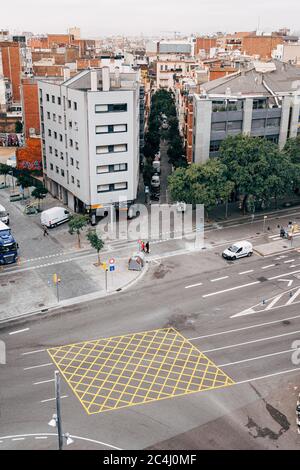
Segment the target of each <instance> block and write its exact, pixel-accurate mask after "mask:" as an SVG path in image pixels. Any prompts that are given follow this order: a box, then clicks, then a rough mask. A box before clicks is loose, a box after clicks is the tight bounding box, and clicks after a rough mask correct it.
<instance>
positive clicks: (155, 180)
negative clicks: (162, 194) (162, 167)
mask: <svg viewBox="0 0 300 470" xmlns="http://www.w3.org/2000/svg"><path fill="white" fill-rule="evenodd" d="M151 186H152V187H153V188H159V186H160V177H159V176H158V175H153V176H152V178H151Z"/></svg>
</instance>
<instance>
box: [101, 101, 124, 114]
mask: <svg viewBox="0 0 300 470" xmlns="http://www.w3.org/2000/svg"><path fill="white" fill-rule="evenodd" d="M124 111H127V103H124V104H96V105H95V112H96V113H109V112H115V113H116V112H117V113H118V112H124Z"/></svg>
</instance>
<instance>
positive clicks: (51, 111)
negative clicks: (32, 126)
mask: <svg viewBox="0 0 300 470" xmlns="http://www.w3.org/2000/svg"><path fill="white" fill-rule="evenodd" d="M39 100H40V117H41V128H42V140H43V167H44V175H45V183H46V185H47V188H48V189H49V191H50V192H51V193H52V194H53V195H54V196H56V197H57V198H59V199H60V200H62V201H63V202H64V203H65V204H67V205H68V206H69V207H70V208H71V209H72V210H74V211H85V210H91V211H94V212H95V213H98V214H99V215H102V213H101V212H102V210H103V208H108V207H110V206H111V205H112V204H113V205H118V203H119V201H120V199H122V200H123V201H129V202H131V201H134V200H135V199H136V195H137V187H138V180H139V135H140V85H139V74H138V73H137V72H135V71H133V70H132V69H130V68H126V67H123V68H122V69H121V70H120V69H119V68H116V69H115V71H114V72H112V71H110V69H109V67H103V68H102V69H93V70H85V71H83V72H81V73H79V74H77V75H76V76H74V77H72V78H70V79H68V80H65V81H63V80H47V79H43V80H40V81H39Z"/></svg>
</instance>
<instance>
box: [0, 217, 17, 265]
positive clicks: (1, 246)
mask: <svg viewBox="0 0 300 470" xmlns="http://www.w3.org/2000/svg"><path fill="white" fill-rule="evenodd" d="M17 259H18V244H17V242H16V240H15V239H14V237H13V235H12V233H11V229H10V228H9V227H8V226H7V225H6V224H4V223H3V222H1V221H0V264H1V265H3V264H12V263H15V262H16V261H17Z"/></svg>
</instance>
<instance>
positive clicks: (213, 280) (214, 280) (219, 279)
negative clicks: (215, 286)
mask: <svg viewBox="0 0 300 470" xmlns="http://www.w3.org/2000/svg"><path fill="white" fill-rule="evenodd" d="M228 278H229V276H223V277H218V278H217V279H211V280H210V282H217V281H222V280H223V279H228Z"/></svg>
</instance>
